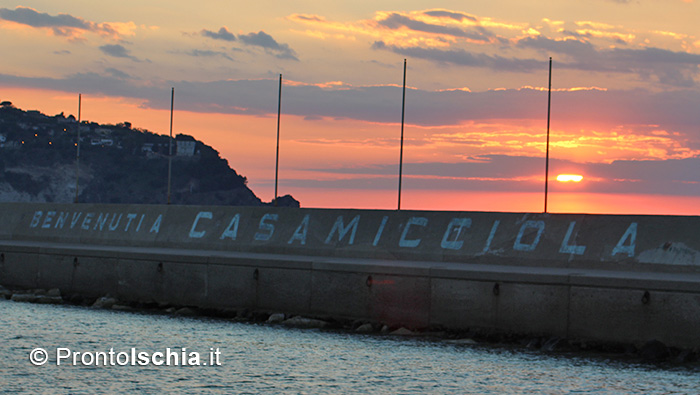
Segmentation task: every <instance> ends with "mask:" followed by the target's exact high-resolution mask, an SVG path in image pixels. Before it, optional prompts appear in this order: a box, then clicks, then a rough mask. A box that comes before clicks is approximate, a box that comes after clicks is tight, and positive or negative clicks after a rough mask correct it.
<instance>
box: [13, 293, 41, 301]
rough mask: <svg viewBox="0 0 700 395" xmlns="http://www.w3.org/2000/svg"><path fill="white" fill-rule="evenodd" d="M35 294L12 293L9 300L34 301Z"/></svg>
mask: <svg viewBox="0 0 700 395" xmlns="http://www.w3.org/2000/svg"><path fill="white" fill-rule="evenodd" d="M36 299H37V298H36V295H34V294H12V297H11V298H10V300H12V301H13V302H27V303H34V302H36Z"/></svg>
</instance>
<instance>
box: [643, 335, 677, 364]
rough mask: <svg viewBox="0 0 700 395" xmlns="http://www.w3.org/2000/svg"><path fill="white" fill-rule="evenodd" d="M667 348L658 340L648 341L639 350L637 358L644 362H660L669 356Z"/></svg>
mask: <svg viewBox="0 0 700 395" xmlns="http://www.w3.org/2000/svg"><path fill="white" fill-rule="evenodd" d="M670 355H671V354H670V352H669V350H668V347H666V345H665V344H663V343H662V342H660V341H658V340H649V341H648V342H646V343H644V345H643V346H642V347H641V348H640V349H639V356H640V357H642V359H643V360H644V361H646V362H660V361H664V360H666V359H667V358H668V357H669V356H670Z"/></svg>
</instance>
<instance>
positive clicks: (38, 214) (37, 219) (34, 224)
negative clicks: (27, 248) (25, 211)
mask: <svg viewBox="0 0 700 395" xmlns="http://www.w3.org/2000/svg"><path fill="white" fill-rule="evenodd" d="M42 215H44V212H43V211H35V212H34V217H33V218H32V222H31V223H30V224H29V227H30V228H36V227H37V226H39V222H41V216H42Z"/></svg>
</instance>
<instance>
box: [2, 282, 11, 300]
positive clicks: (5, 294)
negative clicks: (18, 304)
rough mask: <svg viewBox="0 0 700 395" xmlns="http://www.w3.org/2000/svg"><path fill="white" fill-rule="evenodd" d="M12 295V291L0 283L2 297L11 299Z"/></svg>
mask: <svg viewBox="0 0 700 395" xmlns="http://www.w3.org/2000/svg"><path fill="white" fill-rule="evenodd" d="M11 297H12V291H10V290H9V289H7V288H5V287H3V286H2V285H0V298H2V299H10V298H11Z"/></svg>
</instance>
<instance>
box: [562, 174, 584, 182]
mask: <svg viewBox="0 0 700 395" xmlns="http://www.w3.org/2000/svg"><path fill="white" fill-rule="evenodd" d="M581 180H583V176H582V175H580V174H559V175H558V176H557V181H559V182H581Z"/></svg>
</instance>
